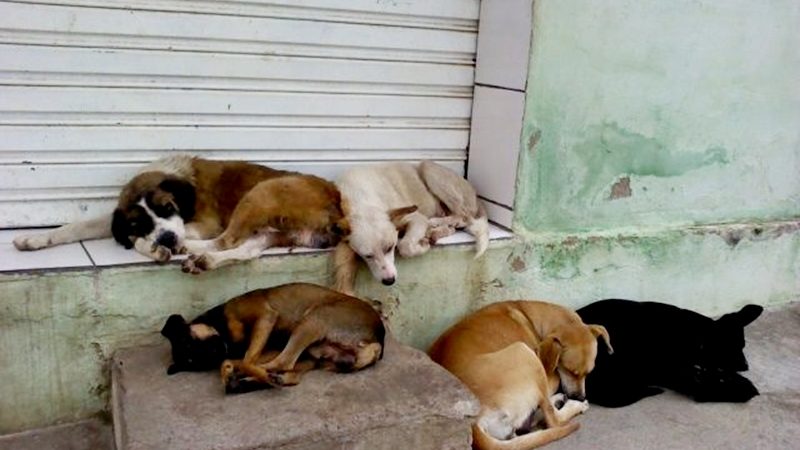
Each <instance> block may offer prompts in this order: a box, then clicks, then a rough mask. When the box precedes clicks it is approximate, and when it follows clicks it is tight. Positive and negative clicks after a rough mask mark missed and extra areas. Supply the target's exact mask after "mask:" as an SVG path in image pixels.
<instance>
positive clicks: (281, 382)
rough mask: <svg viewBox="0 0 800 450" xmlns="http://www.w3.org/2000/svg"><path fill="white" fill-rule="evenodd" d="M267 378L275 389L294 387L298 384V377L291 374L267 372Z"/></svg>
mask: <svg viewBox="0 0 800 450" xmlns="http://www.w3.org/2000/svg"><path fill="white" fill-rule="evenodd" d="M267 378H268V379H269V384H270V385H272V386H275V387H282V386H294V385H296V384H298V383H299V382H300V377H298V376H297V374H295V373H293V372H267Z"/></svg>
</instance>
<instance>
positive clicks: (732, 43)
mask: <svg viewBox="0 0 800 450" xmlns="http://www.w3.org/2000/svg"><path fill="white" fill-rule="evenodd" d="M534 8H535V9H534V19H533V20H534V23H533V36H532V47H531V56H530V66H529V74H528V85H527V92H526V106H525V123H524V127H523V135H522V139H521V143H520V147H521V148H520V159H519V163H520V164H519V173H518V177H517V195H516V200H515V218H514V230H515V232H516V233H517V235H518V236H519V237H520V238H521V240H522V241H523V245H522V246H521V247H520V248H518V249H516V250H515V251H514V254H513V256H512V259H511V260H510V261H509V269H510V272H509V273H511V274H513V275H509V276H507V277H505V278H506V279H505V280H504V284H505V285H506V286H507V289H508V290H509V291H511V292H519V293H520V296H523V297H539V298H546V299H552V300H556V301H560V302H563V303H565V304H569V305H572V306H581V305H582V304H585V303H588V302H590V301H591V300H594V299H599V298H604V297H625V298H632V299H640V300H658V301H664V302H669V303H675V304H680V305H683V306H687V307H691V308H693V309H696V310H700V311H703V312H706V313H711V314H718V313H721V312H724V311H728V310H730V309H733V308H734V307H736V306H739V305H741V304H742V303H745V302H755V303H761V304H776V303H781V302H787V301H791V300H796V299H798V297H800V268H798V248H799V247H798V244H797V242H798V223H800V176H799V175H800V132H799V131H798V130H799V128H798V124H800V83H798V82H797V80H800V34H798V33H797V31H796V28H797V27H796V25H797V23H800V4H799V3H798V2H796V1H794V0H773V1H769V2H755V3H754V2H750V1H744V0H732V1H726V2H716V1H705V0H676V1H671V2H662V1H659V0H617V1H613V2H602V1H588V2H587V1H580V0H563V1H547V0H545V1H537V2H535V3H534Z"/></svg>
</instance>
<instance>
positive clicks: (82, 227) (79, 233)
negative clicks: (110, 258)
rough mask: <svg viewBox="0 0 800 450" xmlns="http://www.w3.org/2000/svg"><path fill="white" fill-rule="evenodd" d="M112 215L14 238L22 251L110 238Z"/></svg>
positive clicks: (15, 245) (16, 245) (18, 248)
mask: <svg viewBox="0 0 800 450" xmlns="http://www.w3.org/2000/svg"><path fill="white" fill-rule="evenodd" d="M112 217H113V216H112V215H111V214H104V215H102V216H100V217H96V218H94V219H91V220H84V221H82V222H75V223H69V224H66V225H62V226H60V227H58V228H56V229H54V230H49V231H43V232H41V233H34V234H25V235H22V236H17V237H15V238H14V247H16V248H17V250H22V251H27V250H39V249H43V248H49V247H54V246H56V245H62V244H71V243H73V242H78V241H85V240H89V239H103V238H109V237H111V219H112Z"/></svg>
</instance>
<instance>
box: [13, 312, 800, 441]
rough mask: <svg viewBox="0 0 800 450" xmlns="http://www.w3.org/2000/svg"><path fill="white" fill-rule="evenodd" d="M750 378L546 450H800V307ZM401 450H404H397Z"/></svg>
mask: <svg viewBox="0 0 800 450" xmlns="http://www.w3.org/2000/svg"><path fill="white" fill-rule="evenodd" d="M745 351H746V353H747V357H748V360H749V362H750V367H751V369H750V371H749V372H746V373H745V375H746V376H747V377H748V378H750V380H751V381H753V383H755V385H756V386H757V387H758V388H759V390H760V392H761V395H759V396H758V397H756V398H754V399H753V400H751V401H750V402H749V403H746V404H708V403H706V404H701V403H694V402H693V401H691V400H690V399H688V398H685V397H681V396H678V395H676V394H673V393H669V392H668V393H665V394H661V395H659V396H656V397H651V398H648V399H645V400H642V401H641V402H639V403H636V404H634V405H632V406H628V407H625V408H618V409H606V408H602V407H599V406H592V407H591V408H590V409H589V411H587V412H586V413H585V414H584V415H582V416H580V417H578V418H577V419H576V420H578V421H579V422H580V423H581V425H582V426H581V429H580V430H578V431H577V432H576V433H574V434H572V435H570V436H568V437H566V438H564V439H562V440H560V441H558V442H555V443H553V444H550V445H548V446H547V448H548V449H550V450H559V449H570V450H580V449H604V450H605V449H608V450H627V449H631V450H633V449H636V450H647V449H681V450H686V449H704V450H705V449H726V450H727V449H729V450H734V449H737V450H738V449H748V450H749V449H797V448H800V302H799V303H793V304H791V305H787V306H784V307H779V308H773V309H771V310H770V311H767V312H765V313H764V314H763V315H762V316H761V317H760V318H759V319H758V320H756V321H755V322H754V323H753V324H752V325H750V326H749V327H748V328H747V347H746V349H745ZM110 437H111V434H110V427H109V426H108V425H105V424H102V423H100V422H98V421H87V422H81V423H78V424H74V425H65V426H60V427H53V428H48V429H44V430H36V431H32V432H25V433H19V434H15V435H8V436H0V448H3V449H5V448H8V449H37V450H40V449H89V448H91V449H98V450H103V449H111V442H110V441H111V439H110ZM398 448H402V446H398Z"/></svg>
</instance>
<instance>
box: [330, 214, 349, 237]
mask: <svg viewBox="0 0 800 450" xmlns="http://www.w3.org/2000/svg"><path fill="white" fill-rule="evenodd" d="M331 231H332V232H333V234H335V235H337V236H347V235H348V234H350V222H349V221H348V220H347V218H346V217H342V218H341V219H339V220H337V221H336V222H334V223H333V225H331Z"/></svg>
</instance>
